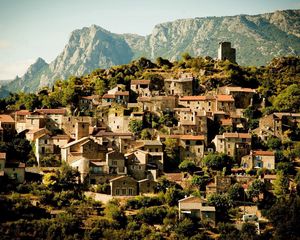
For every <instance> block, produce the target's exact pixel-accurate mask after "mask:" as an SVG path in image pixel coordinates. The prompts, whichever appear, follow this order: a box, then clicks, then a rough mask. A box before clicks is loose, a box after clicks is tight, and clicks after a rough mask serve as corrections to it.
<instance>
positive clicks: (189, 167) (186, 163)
mask: <svg viewBox="0 0 300 240" xmlns="http://www.w3.org/2000/svg"><path fill="white" fill-rule="evenodd" d="M178 168H179V170H180V171H181V172H188V173H190V174H192V173H193V172H194V171H196V169H197V166H196V164H195V163H194V162H193V161H191V160H188V159H186V160H183V161H182V162H181V163H180V164H179V166H178Z"/></svg>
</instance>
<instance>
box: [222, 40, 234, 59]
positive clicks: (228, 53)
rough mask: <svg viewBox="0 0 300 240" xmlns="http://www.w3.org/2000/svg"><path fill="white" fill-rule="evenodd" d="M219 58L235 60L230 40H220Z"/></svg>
mask: <svg viewBox="0 0 300 240" xmlns="http://www.w3.org/2000/svg"><path fill="white" fill-rule="evenodd" d="M218 59H219V60H226V59H227V60H229V61H230V62H233V63H236V60H235V48H232V47H231V43H230V42H220V43H219V49H218Z"/></svg>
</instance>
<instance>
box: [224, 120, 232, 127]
mask: <svg viewBox="0 0 300 240" xmlns="http://www.w3.org/2000/svg"><path fill="white" fill-rule="evenodd" d="M221 125H222V126H231V125H232V119H231V118H228V119H224V118H223V119H221Z"/></svg>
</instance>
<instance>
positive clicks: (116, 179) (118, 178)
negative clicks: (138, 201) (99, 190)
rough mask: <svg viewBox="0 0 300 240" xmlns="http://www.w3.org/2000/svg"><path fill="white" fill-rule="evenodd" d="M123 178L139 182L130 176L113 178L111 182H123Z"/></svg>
mask: <svg viewBox="0 0 300 240" xmlns="http://www.w3.org/2000/svg"><path fill="white" fill-rule="evenodd" d="M123 178H129V179H130V180H132V181H134V182H137V181H136V180H135V179H134V178H132V177H130V176H124V175H123V176H120V177H116V178H113V179H111V180H109V181H110V182H114V181H118V180H121V179H123Z"/></svg>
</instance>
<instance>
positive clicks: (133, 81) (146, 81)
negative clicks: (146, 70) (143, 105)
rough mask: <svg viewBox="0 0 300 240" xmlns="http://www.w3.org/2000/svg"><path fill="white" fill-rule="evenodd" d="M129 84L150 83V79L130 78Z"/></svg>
mask: <svg viewBox="0 0 300 240" xmlns="http://www.w3.org/2000/svg"><path fill="white" fill-rule="evenodd" d="M130 84H131V85H139V84H150V80H131V83H130Z"/></svg>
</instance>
